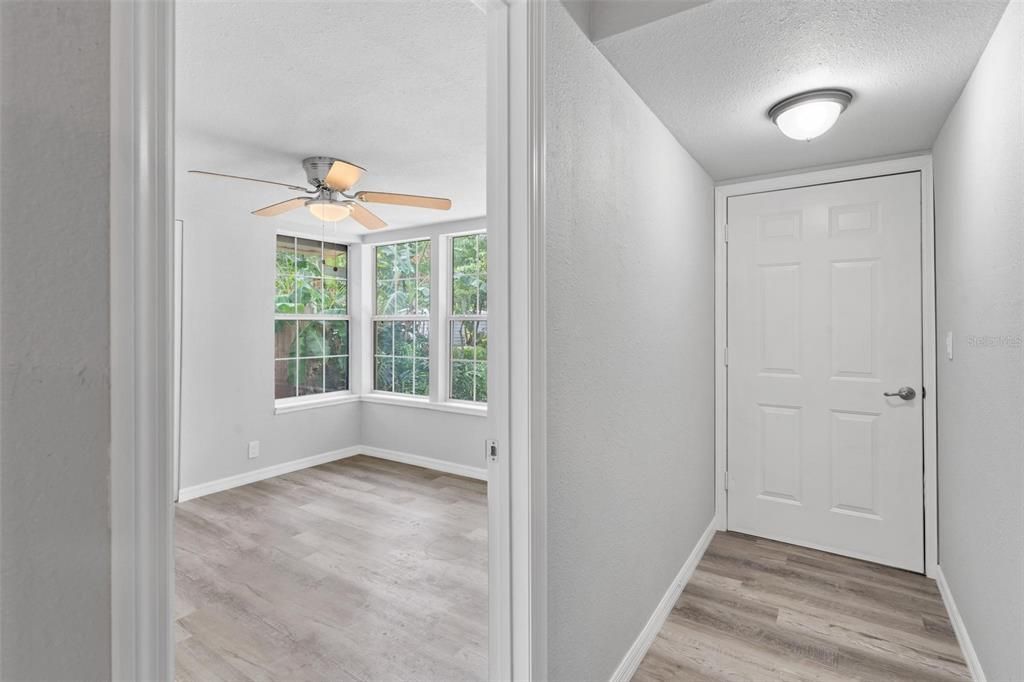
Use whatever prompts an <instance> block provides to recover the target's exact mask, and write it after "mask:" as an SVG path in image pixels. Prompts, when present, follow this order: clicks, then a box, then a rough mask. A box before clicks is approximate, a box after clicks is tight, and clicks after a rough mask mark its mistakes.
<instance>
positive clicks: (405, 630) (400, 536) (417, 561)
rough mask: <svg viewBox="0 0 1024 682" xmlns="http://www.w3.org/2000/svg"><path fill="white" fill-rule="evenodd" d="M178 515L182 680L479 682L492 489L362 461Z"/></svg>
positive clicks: (221, 497) (243, 490)
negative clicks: (490, 491) (487, 490)
mask: <svg viewBox="0 0 1024 682" xmlns="http://www.w3.org/2000/svg"><path fill="white" fill-rule="evenodd" d="M175 521H176V529H175V578H176V604H175V626H174V627H175V633H176V638H177V644H176V671H177V672H176V676H177V679H179V680H202V681H203V682H215V681H216V680H225V681H232V682H234V681H245V680H275V681H281V680H303V681H308V680H338V681H357V682H370V681H376V680H417V681H432V680H438V681H440V680H444V681H445V682H448V681H456V680H483V679H486V677H487V497H486V484H485V483H483V482H480V481H474V480H470V479H467V478H462V477H459V476H451V475H446V474H441V473H438V472H435V471H430V470H427V469H422V468H419V467H413V466H408V465H404V464H397V463H394V462H388V461H384V460H379V459H374V458H370V457H365V456H358V457H352V458H349V459H344V460H340V461H337V462H333V463H330V464H324V465H322V466H317V467H313V468H309V469H304V470H302V471H296V472H294V473H290V474H286V475H284V476H278V477H276V478H271V479H267V480H264V481H260V482H258V483H252V484H250V485H246V486H242V487H239V488H234V489H232V490H227V491H224V492H220V493H216V494H212V495H207V496H205V497H201V498H198V499H195V500H191V501H188V502H184V503H182V504H180V505H178V508H177V511H176V514H175Z"/></svg>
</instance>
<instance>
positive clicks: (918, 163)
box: [714, 154, 938, 577]
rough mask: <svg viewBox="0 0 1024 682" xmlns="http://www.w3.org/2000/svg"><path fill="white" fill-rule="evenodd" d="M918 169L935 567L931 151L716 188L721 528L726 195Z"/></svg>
mask: <svg viewBox="0 0 1024 682" xmlns="http://www.w3.org/2000/svg"><path fill="white" fill-rule="evenodd" d="M913 171H919V172H920V173H921V294H922V296H921V305H922V311H921V312H922V318H921V319H922V325H921V347H922V358H923V378H924V388H925V391H926V397H925V399H924V402H923V411H924V414H923V418H924V434H923V436H924V438H923V441H924V471H923V486H924V566H925V575H927V576H929V577H934V576H935V574H936V569H937V568H938V527H937V524H938V504H937V494H938V485H937V453H936V400H935V391H936V385H935V362H936V336H935V217H934V204H933V201H932V157H931V155H930V154H922V155H915V156H905V157H900V158H890V159H882V160H876V161H867V162H863V163H858V164H853V165H846V166H838V167H831V168H822V169H811V170H806V171H798V172H795V173H787V174H785V175H779V176H773V177H767V178H759V179H751V180H739V181H735V182H728V183H722V184H719V185H717V186H716V187H715V350H716V360H715V482H714V486H715V520H716V525H717V527H718V529H719V530H726V529H727V527H728V526H727V524H728V518H727V513H728V505H727V503H726V502H727V500H726V495H727V493H726V489H725V472H726V464H727V461H728V429H727V426H728V400H727V397H728V382H727V375H726V367H725V354H726V344H727V341H728V335H727V331H728V328H727V320H728V303H727V302H728V296H727V287H728V251H727V244H726V218H727V215H726V206H727V202H728V199H729V197H734V196H741V195H744V194H753V193H758V192H772V191H778V190H783V189H795V188H798V187H807V186H812V185H823V184H828V183H835V182H846V181H848V180H861V179H864V178H871V177H878V176H883V175H892V174H896V173H907V172H913Z"/></svg>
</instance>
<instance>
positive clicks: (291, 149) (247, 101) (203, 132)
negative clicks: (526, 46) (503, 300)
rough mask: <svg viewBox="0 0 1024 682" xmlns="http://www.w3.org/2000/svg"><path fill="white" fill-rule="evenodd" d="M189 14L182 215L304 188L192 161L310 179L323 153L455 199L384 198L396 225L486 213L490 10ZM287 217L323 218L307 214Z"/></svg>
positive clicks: (433, 6) (431, 6)
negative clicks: (435, 204)
mask: <svg viewBox="0 0 1024 682" xmlns="http://www.w3.org/2000/svg"><path fill="white" fill-rule="evenodd" d="M176 12H177V55H176V58H177V92H176V99H177V120H176V130H177V152H176V153H177V158H176V160H175V166H176V168H177V173H176V178H175V179H176V182H177V188H176V189H177V209H178V217H181V218H186V219H187V216H188V212H189V209H190V207H195V206H199V205H202V206H203V207H204V210H210V209H213V210H215V211H217V212H219V213H222V214H225V215H230V214H231V212H241V213H243V214H244V213H248V212H249V211H251V210H253V209H256V208H259V207H261V206H265V205H267V204H271V203H274V202H276V201H283V200H284V199H287V198H289V197H291V196H294V194H295V193H294V192H291V191H289V190H287V189H284V188H275V187H271V186H262V185H257V184H251V183H243V182H238V181H233V180H222V179H219V178H208V177H201V176H195V175H188V174H186V173H185V172H184V171H186V170H188V169H192V168H199V169H205V170H214V171H220V172H224V173H231V174H236V175H248V176H251V177H258V178H266V179H268V180H277V181H280V182H288V183H295V184H299V185H305V184H306V183H305V173H304V172H303V170H302V166H301V160H302V159H303V158H304V157H306V156H313V155H324V156H334V157H338V158H342V159H346V160H348V161H351V162H353V163H357V164H359V165H361V166H363V167H365V168H366V169H367V170H368V173H367V175H366V176H364V179H363V181H362V182H361V183H360V185H359V186H358V189H371V190H382V191H391V192H408V193H414V194H428V195H435V196H448V197H451V198H452V200H453V202H454V205H453V208H452V210H451V211H448V212H440V211H428V210H423V209H413V208H406V207H391V206H382V205H377V204H375V205H372V206H371V208H372V210H373V211H375V212H376V213H378V214H379V215H380V216H381V217H382V218H383V219H384V220H386V221H387V222H388V223H390V224H391V226H392V228H399V227H408V226H411V225H421V224H427V223H436V222H441V221H448V220H458V219H462V218H469V217H476V216H481V215H484V213H485V212H486V177H485V173H486V52H487V36H486V23H485V22H486V17H485V15H484V13H483V12H481V11H480V9H479V8H478V7H477V6H476V5H475V4H473V2H471V0H430V1H429V2H423V1H422V0H420V1H415V0H388V1H380V0H377V1H373V0H370V1H352V0H344V1H341V2H339V1H336V0H335V1H333V2H309V1H302V0H299V1H277V2H274V1H261V2H224V1H221V0H212V1H211V0H179V2H178V3H177V10H176ZM282 218H284V219H287V220H288V221H289V222H295V224H296V225H306V226H307V227H310V228H312V227H314V226H315V227H316V228H317V229H319V227H320V224H319V223H318V222H316V221H315V220H314V219H313V218H312V217H311V216H309V215H308V212H306V211H295V212H293V213H290V214H287V215H286V216H283V217H282ZM342 225H344V226H345V228H346V229H348V230H350V231H351V232H352V233H353V234H360V233H362V232H364V231H363V230H362V228H359V226H358V225H356V224H355V223H354V221H351V220H347V221H344V223H342ZM295 229H299V228H295ZM335 234H337V233H335Z"/></svg>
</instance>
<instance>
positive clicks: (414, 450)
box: [360, 402, 488, 472]
mask: <svg viewBox="0 0 1024 682" xmlns="http://www.w3.org/2000/svg"><path fill="white" fill-rule="evenodd" d="M360 410H361V411H360V416H361V419H362V433H363V440H362V443H361V445H365V446H366V447H367V448H375V449H378V450H392V451H395V452H400V453H405V454H410V455H418V456H420V457H429V458H431V459H436V460H440V461H442V462H448V463H450V464H455V465H458V466H459V467H473V468H475V469H480V470H481V472H483V471H485V470H486V468H487V463H486V461H485V460H484V441H485V440H486V439H487V433H488V430H487V415H486V413H485V414H481V415H469V414H456V413H452V412H441V411H438V410H431V409H424V408H420V407H403V406H400V405H382V404H380V403H370V402H364V403H361V404H360Z"/></svg>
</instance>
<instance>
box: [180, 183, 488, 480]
mask: <svg viewBox="0 0 1024 682" xmlns="http://www.w3.org/2000/svg"><path fill="white" fill-rule="evenodd" d="M178 215H179V216H180V217H181V218H182V220H183V221H184V223H185V226H184V231H185V235H184V254H183V259H182V260H183V263H184V277H183V282H184V284H183V286H184V296H183V315H182V317H183V319H182V337H183V338H182V412H181V419H182V429H181V486H182V488H189V487H192V486H197V485H201V484H204V483H210V482H212V481H216V480H218V479H222V478H227V477H230V476H237V475H239V474H244V473H247V472H250V471H253V470H256V469H263V468H266V467H269V466H273V465H276V464H283V463H286V462H290V461H294V460H297V459H303V458H305V457H311V456H313V455H319V454H323V453H326V452H331V451H334V450H341V449H343V448H347V447H350V446H354V445H365V446H368V447H373V448H380V449H384V450H396V451H399V452H402V453H406V454H413V455H420V456H424V457H432V458H435V459H440V460H445V461H449V462H454V463H457V464H464V465H467V466H474V467H484V466H485V463H484V461H483V454H482V453H483V441H484V439H485V438H486V434H487V419H486V417H485V416H475V415H464V414H454V413H449V412H441V411H436V410H427V409H421V408H415V407H405V406H401V405H381V404H374V403H360V402H350V403H344V404H339V405H331V406H325V407H317V408H314V409H309V410H302V411H298V412H291V413H287V414H275V413H274V399H273V392H274V377H273V364H272V363H271V362H270V360H269V358H270V354H271V352H272V350H273V347H274V330H273V319H274V312H273V307H272V305H270V302H271V301H272V300H273V296H274V250H275V232H274V229H273V227H271V228H268V226H267V223H266V219H265V218H259V217H254V216H251V215H249V214H247V213H244V212H243V213H239V212H237V211H222V210H221V209H220V208H214V207H210V206H206V205H205V204H204V203H203V202H201V201H195V200H191V197H184V198H183V197H181V196H179V209H178ZM453 225H454V226H458V227H461V228H462V229H467V228H475V227H479V226H484V223H483V221H474V222H473V223H467V224H466V225H462V224H461V223H460V224H455V223H453V224H450V225H449V224H446V225H445V226H429V227H424V228H410V229H409V230H405V231H402V233H401V235H398V234H396V233H394V232H391V233H387V234H388V235H390V237H391V238H392V239H395V238H399V237H406V236H408V237H411V236H426V235H430V234H435V233H437V234H441V233H444V232H445V228H446V227H447V229H448V230H451V229H454V228H453V227H452V226H453ZM275 227H278V228H287V227H289V225H288V224H286V223H278V224H277V225H276V226H275ZM292 227H294V226H292ZM328 238H329V237H328ZM377 238H380V235H379V233H378V237H377ZM350 254H351V260H350V263H351V264H352V271H351V281H352V285H353V287H356V280H357V279H358V278H359V274H358V273H359V268H360V267H361V264H360V263H359V262H358V261H359V259H360V257H361V256H362V257H365V258H366V259H369V258H371V257H372V251H371V249H369V248H365V249H363V250H362V253H360V246H359V245H358V244H353V245H351V251H350ZM357 292H358V288H354V289H353V300H352V308H353V313H355V312H356V309H357V308H358V307H359V306H358V302H357V301H356V300H355V299H356V296H358V293H357ZM367 324H368V322H367ZM357 334H359V321H358V320H356V319H355V318H353V321H352V337H353V339H354V338H355V336H356V335H357ZM365 336H366V338H365V339H364V346H363V347H364V348H366V345H365V343H369V340H370V335H369V332H366V334H365ZM353 350H355V348H353ZM352 357H353V361H355V360H356V359H357V358H358V356H357V355H353V356H352ZM251 440H258V441H260V456H259V457H258V458H256V459H249V457H248V444H249V441H251Z"/></svg>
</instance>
